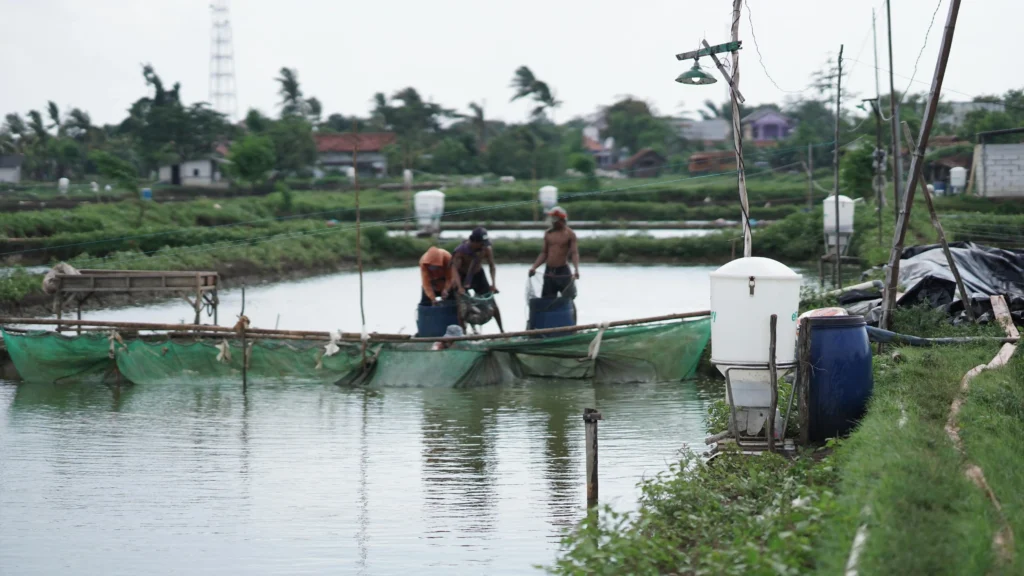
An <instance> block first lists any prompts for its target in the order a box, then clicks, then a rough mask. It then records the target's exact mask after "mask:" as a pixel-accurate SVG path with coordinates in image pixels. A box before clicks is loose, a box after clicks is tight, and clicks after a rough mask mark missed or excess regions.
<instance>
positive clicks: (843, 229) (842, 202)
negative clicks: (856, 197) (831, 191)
mask: <svg viewBox="0 0 1024 576" xmlns="http://www.w3.org/2000/svg"><path fill="white" fill-rule="evenodd" d="M821 206H822V208H824V212H825V218H824V220H825V234H834V233H835V231H836V197H835V196H829V197H828V198H825V199H824V200H823V201H822V204H821ZM853 206H854V204H853V200H852V199H851V198H847V197H846V196H842V195H840V196H839V232H840V233H841V234H852V233H853Z"/></svg>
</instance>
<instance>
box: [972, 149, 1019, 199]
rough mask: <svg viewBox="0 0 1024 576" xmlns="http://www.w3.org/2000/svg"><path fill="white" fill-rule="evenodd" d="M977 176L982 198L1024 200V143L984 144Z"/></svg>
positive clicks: (977, 184)
mask: <svg viewBox="0 0 1024 576" xmlns="http://www.w3.org/2000/svg"><path fill="white" fill-rule="evenodd" d="M980 157H981V162H980V164H979V170H978V174H977V182H975V185H976V186H977V189H978V192H979V195H980V196H985V197H988V198H1009V197H1014V198H1024V143H1022V144H983V145H982V150H981V154H980Z"/></svg>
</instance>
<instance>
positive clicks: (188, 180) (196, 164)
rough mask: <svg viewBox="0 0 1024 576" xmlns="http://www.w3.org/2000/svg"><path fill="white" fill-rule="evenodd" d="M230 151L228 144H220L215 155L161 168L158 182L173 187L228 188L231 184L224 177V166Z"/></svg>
mask: <svg viewBox="0 0 1024 576" xmlns="http://www.w3.org/2000/svg"><path fill="white" fill-rule="evenodd" d="M228 150H229V148H228V145H227V144H220V145H218V146H217V147H216V148H215V149H214V151H213V153H211V154H208V155H206V156H203V157H201V158H193V159H190V160H186V161H184V162H182V163H180V164H167V165H164V166H161V167H160V168H159V169H158V170H157V181H158V182H159V183H161V184H170V185H172V186H193V187H197V188H227V187H228V185H229V182H228V179H227V178H226V177H225V176H224V170H223V166H224V164H226V163H227V162H228V160H227V159H226V156H227V154H228Z"/></svg>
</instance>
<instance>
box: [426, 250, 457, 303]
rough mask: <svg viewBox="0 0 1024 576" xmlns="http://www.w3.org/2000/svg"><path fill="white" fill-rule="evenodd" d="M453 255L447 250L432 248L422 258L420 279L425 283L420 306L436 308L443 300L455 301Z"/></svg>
mask: <svg viewBox="0 0 1024 576" xmlns="http://www.w3.org/2000/svg"><path fill="white" fill-rule="evenodd" d="M451 263H452V255H451V254H450V253H449V252H448V251H447V250H442V249H440V248H438V247H437V246H431V247H430V249H429V250H427V252H426V253H425V254H424V255H423V256H422V257H421V258H420V277H421V278H422V282H423V290H422V293H423V294H422V297H421V298H420V306H434V305H435V304H437V303H438V300H437V298H438V296H440V297H441V300H454V299H455V291H454V290H451V289H450V288H451V287H452V283H453V282H454V277H455V271H454V269H453V268H452V266H451Z"/></svg>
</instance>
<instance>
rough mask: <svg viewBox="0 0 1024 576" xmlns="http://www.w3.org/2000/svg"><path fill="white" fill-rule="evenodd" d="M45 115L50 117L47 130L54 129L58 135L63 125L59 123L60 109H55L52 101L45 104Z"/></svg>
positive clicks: (55, 106) (55, 105)
mask: <svg viewBox="0 0 1024 576" xmlns="http://www.w3.org/2000/svg"><path fill="white" fill-rule="evenodd" d="M46 115H47V116H49V117H50V124H49V126H47V127H46V128H47V129H49V130H53V129H56V130H57V134H60V132H61V129H62V128H63V127H64V125H63V124H61V121H60V108H57V104H55V103H54V102H53V100H50V101H49V102H47V103H46Z"/></svg>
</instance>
